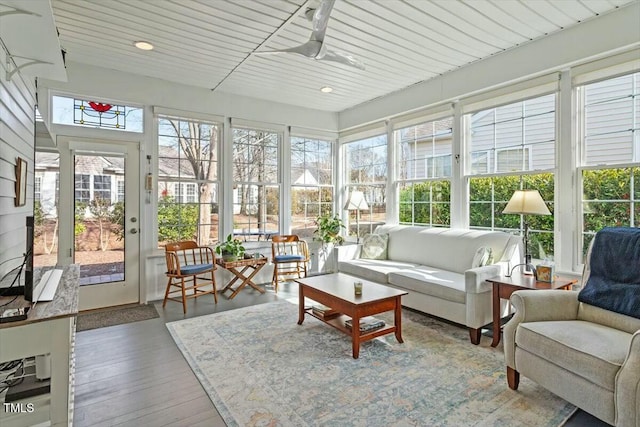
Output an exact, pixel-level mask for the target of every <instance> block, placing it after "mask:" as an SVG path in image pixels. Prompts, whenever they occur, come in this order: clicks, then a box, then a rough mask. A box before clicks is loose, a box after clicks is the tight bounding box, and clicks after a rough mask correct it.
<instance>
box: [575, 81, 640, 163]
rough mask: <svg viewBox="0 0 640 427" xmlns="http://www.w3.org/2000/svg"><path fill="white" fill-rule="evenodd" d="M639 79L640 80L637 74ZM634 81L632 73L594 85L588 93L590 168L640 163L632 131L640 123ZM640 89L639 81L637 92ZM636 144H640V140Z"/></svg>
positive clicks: (638, 149) (587, 150)
mask: <svg viewBox="0 0 640 427" xmlns="http://www.w3.org/2000/svg"><path fill="white" fill-rule="evenodd" d="M635 78H636V79H638V77H637V75H635ZM633 79H634V75H633V74H630V75H626V76H622V77H619V78H616V79H612V80H607V81H605V82H602V83H601V84H599V85H597V86H592V87H591V88H590V89H589V90H588V93H586V94H585V105H586V108H587V111H589V120H587V121H585V139H586V153H585V162H586V164H587V165H598V164H605V163H606V164H610V163H627V162H629V161H630V160H633V161H639V160H640V147H637V146H636V147H634V141H633V133H632V132H631V129H632V128H634V127H635V128H637V127H638V124H639V123H640V97H639V96H636V97H633V98H632V97H629V94H630V93H633V90H634V89H633V88H634V81H633ZM638 86H639V85H638V83H637V82H636V83H635V88H636V89H635V90H636V93H637V91H638ZM634 103H635V105H634ZM634 109H635V114H634ZM634 121H635V123H634ZM635 144H636V145H640V140H638V141H636V142H635Z"/></svg>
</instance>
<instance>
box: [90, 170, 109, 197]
mask: <svg viewBox="0 0 640 427" xmlns="http://www.w3.org/2000/svg"><path fill="white" fill-rule="evenodd" d="M93 198H94V199H102V200H105V201H111V176H109V175H94V176H93Z"/></svg>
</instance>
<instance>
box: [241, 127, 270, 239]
mask: <svg viewBox="0 0 640 427" xmlns="http://www.w3.org/2000/svg"><path fill="white" fill-rule="evenodd" d="M281 139H282V136H281V135H280V134H279V133H277V132H272V131H267V130H260V129H245V128H234V129H233V182H234V184H233V234H234V235H236V236H240V237H242V238H243V239H244V240H260V239H262V238H265V239H266V238H268V236H270V235H271V234H275V233H278V232H279V228H280V212H279V210H280V182H279V174H278V155H279V150H280V141H281Z"/></svg>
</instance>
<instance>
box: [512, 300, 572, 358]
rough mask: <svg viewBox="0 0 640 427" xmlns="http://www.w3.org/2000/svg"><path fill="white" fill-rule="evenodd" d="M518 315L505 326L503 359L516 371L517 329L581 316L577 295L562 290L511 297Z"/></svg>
mask: <svg viewBox="0 0 640 427" xmlns="http://www.w3.org/2000/svg"><path fill="white" fill-rule="evenodd" d="M510 300H511V304H512V305H513V307H514V308H515V314H514V315H513V317H512V318H511V320H509V322H507V324H506V325H504V332H503V339H504V357H505V360H506V362H507V366H509V367H510V368H513V369H515V368H516V366H515V363H516V362H515V348H516V344H515V342H516V329H518V325H520V323H524V322H541V321H547V320H575V319H576V318H577V317H578V305H579V302H578V292H577V291H561V290H546V289H544V290H533V289H531V290H521V291H516V292H514V293H513V294H511V298H510Z"/></svg>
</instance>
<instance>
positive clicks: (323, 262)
mask: <svg viewBox="0 0 640 427" xmlns="http://www.w3.org/2000/svg"><path fill="white" fill-rule="evenodd" d="M315 223H316V227H317V228H316V230H315V231H314V232H313V240H314V241H316V242H319V245H318V247H317V248H314V249H313V251H312V256H313V261H312V264H314V265H316V266H317V269H318V273H331V272H333V271H335V270H336V267H337V261H336V259H335V253H334V247H335V245H341V244H342V243H343V242H344V237H342V236H341V235H340V232H341V231H342V229H343V228H346V227H345V226H344V222H342V219H340V217H339V216H338V215H335V216H331V215H322V216H319V217H318V218H317V219H316V221H315Z"/></svg>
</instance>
